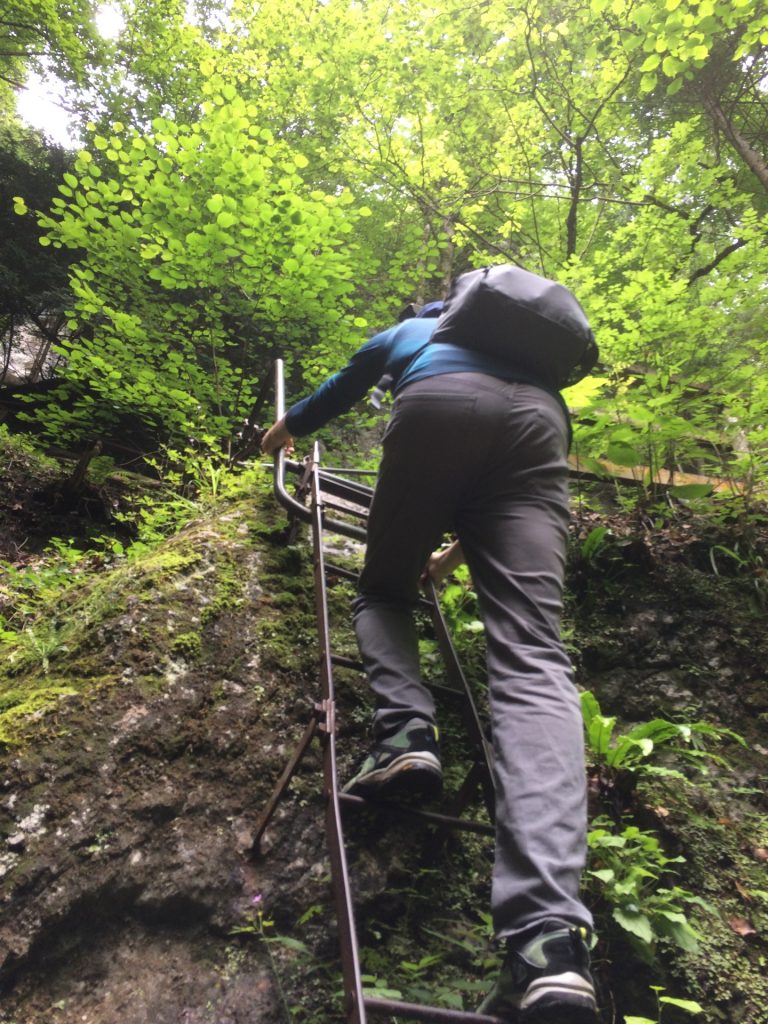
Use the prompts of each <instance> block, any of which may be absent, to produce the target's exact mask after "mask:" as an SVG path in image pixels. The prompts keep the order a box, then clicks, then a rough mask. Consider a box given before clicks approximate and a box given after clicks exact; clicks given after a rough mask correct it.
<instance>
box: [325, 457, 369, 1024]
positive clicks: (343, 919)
mask: <svg viewBox="0 0 768 1024" xmlns="http://www.w3.org/2000/svg"><path fill="white" fill-rule="evenodd" d="M319 457H320V456H319V449H318V446H317V444H315V446H314V452H313V455H312V462H313V466H314V468H313V472H312V544H313V552H314V562H315V607H316V611H317V624H318V639H319V641H320V677H321V684H322V689H323V697H324V699H325V702H326V705H327V707H328V719H327V721H326V728H325V734H324V736H323V745H324V757H323V780H324V786H323V788H324V796H325V801H326V806H325V820H326V837H327V841H328V851H329V855H330V859H331V866H332V871H331V876H332V882H333V891H334V897H335V899H336V919H337V921H338V926H339V943H340V947H341V970H342V975H343V978H344V993H345V1000H346V1010H347V1020H348V1022H349V1024H366V1016H365V1003H364V1001H363V984H362V979H361V972H360V954H359V951H358V946H357V930H356V928H355V911H354V905H353V903H352V890H351V886H350V884H349V869H348V867H347V855H346V850H345V848H344V833H343V831H342V823H341V807H340V805H339V780H338V773H337V768H336V716H335V708H336V704H335V695H334V685H333V662H332V655H331V644H330V619H329V614H328V595H327V591H326V587H325V561H324V552H323V527H324V516H323V498H322V493H321V489H320V488H321V483H320V477H319V474H318V470H317V465H318V460H319Z"/></svg>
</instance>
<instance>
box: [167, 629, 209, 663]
mask: <svg viewBox="0 0 768 1024" xmlns="http://www.w3.org/2000/svg"><path fill="white" fill-rule="evenodd" d="M171 650H172V651H173V653H174V654H177V655H179V656H180V657H182V658H185V659H186V660H187V661H197V660H198V659H199V658H200V655H201V654H202V650H203V642H202V640H201V639H200V634H199V633H180V634H179V635H178V636H176V637H174V640H173V643H172V644H171Z"/></svg>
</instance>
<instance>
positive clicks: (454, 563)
mask: <svg viewBox="0 0 768 1024" xmlns="http://www.w3.org/2000/svg"><path fill="white" fill-rule="evenodd" d="M463 561H464V552H463V551H462V550H461V544H460V543H459V542H458V541H457V540H455V541H454V542H453V544H451V545H450V547H447V548H443V549H442V551H433V552H432V554H431V555H430V556H429V560H428V561H427V564H426V565H425V566H424V571H423V572H422V574H421V582H422V583H426V582H427V580H428V579H431V580H432V582H433V583H434V584H435V586H437V585H438V584H439V583H442V582H443V580H444V579H445V577H446V576H450V574H451V573H452V572H453V570H454V569H457V568H458V567H459V566H460V565H461V563H462V562H463Z"/></svg>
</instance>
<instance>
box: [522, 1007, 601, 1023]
mask: <svg viewBox="0 0 768 1024" xmlns="http://www.w3.org/2000/svg"><path fill="white" fill-rule="evenodd" d="M515 1020H516V1022H517V1024H597V1011H596V1010H595V1008H594V1007H591V1006H587V1005H584V1004H583V1005H581V1006H578V1005H576V1004H574V1003H570V1004H566V1003H562V1002H561V1003H557V1004H551V1005H549V1006H547V1005H546V1004H545V1005H542V1006H535V1007H533V1009H531V1010H527V1011H526V1012H525V1013H521V1014H520V1016H519V1017H518V1018H515Z"/></svg>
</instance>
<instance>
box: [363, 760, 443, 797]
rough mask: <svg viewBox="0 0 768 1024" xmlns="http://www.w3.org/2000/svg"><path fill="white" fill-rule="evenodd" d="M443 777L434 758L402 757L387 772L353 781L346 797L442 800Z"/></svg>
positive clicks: (383, 771) (372, 774)
mask: <svg viewBox="0 0 768 1024" xmlns="http://www.w3.org/2000/svg"><path fill="white" fill-rule="evenodd" d="M442 790H443V773H442V770H441V768H440V762H439V761H438V759H437V758H436V757H435V755H434V754H430V753H428V752H419V753H417V754H402V755H401V756H400V757H398V758H395V760H394V761H392V762H391V763H390V764H388V765H387V766H386V768H379V769H378V770H376V771H372V772H367V773H366V774H365V775H364V776H363V778H360V779H352V781H351V782H349V783H347V785H346V786H345V787H344V789H343V792H344V793H350V794H352V795H353V796H365V797H383V798H385V799H390V798H404V797H408V796H412V797H418V798H420V799H424V800H428V799H434V798H436V797H438V796H440V794H441V792H442Z"/></svg>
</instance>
